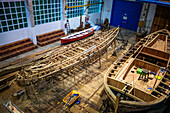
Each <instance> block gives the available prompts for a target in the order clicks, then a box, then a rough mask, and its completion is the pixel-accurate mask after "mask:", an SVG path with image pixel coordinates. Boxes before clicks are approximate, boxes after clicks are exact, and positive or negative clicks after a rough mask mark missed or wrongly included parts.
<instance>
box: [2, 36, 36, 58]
mask: <svg viewBox="0 0 170 113" xmlns="http://www.w3.org/2000/svg"><path fill="white" fill-rule="evenodd" d="M35 48H37V46H36V45H34V43H33V42H32V41H31V40H30V38H26V39H23V40H19V41H16V42H12V43H9V44H5V45H2V46H0V61H3V60H6V59H9V58H11V57H14V56H17V55H20V54H23V53H26V52H28V51H31V50H33V49H35Z"/></svg>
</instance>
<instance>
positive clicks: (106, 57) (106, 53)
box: [106, 48, 108, 61]
mask: <svg viewBox="0 0 170 113" xmlns="http://www.w3.org/2000/svg"><path fill="white" fill-rule="evenodd" d="M107 56H108V54H107V48H106V61H107Z"/></svg>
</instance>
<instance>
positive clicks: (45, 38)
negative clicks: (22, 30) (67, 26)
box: [37, 29, 65, 46]
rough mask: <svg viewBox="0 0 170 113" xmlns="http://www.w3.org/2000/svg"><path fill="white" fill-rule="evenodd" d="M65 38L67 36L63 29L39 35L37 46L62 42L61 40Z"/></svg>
mask: <svg viewBox="0 0 170 113" xmlns="http://www.w3.org/2000/svg"><path fill="white" fill-rule="evenodd" d="M63 36H65V33H64V31H63V30H62V29H59V30H56V31H52V32H48V33H44V34H40V35H37V44H38V45H39V46H45V45H48V44H50V43H53V42H56V41H58V40H60V38H61V37H63Z"/></svg>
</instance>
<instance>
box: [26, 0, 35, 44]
mask: <svg viewBox="0 0 170 113" xmlns="http://www.w3.org/2000/svg"><path fill="white" fill-rule="evenodd" d="M26 13H27V20H28V28H27V33H28V38H30V39H31V40H32V42H33V43H34V44H37V38H36V34H35V23H34V13H33V5H32V0H27V1H26Z"/></svg>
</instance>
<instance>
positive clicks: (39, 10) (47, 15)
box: [32, 0, 61, 25]
mask: <svg viewBox="0 0 170 113" xmlns="http://www.w3.org/2000/svg"><path fill="white" fill-rule="evenodd" d="M32 2H33V10H34V21H35V25H39V24H44V23H49V22H54V21H58V20H61V6H60V4H61V0H32Z"/></svg>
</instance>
